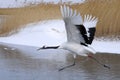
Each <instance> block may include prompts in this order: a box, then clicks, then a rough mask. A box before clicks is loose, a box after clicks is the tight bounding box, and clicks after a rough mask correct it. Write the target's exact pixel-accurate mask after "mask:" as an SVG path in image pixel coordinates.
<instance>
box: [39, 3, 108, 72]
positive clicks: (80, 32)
mask: <svg viewBox="0 0 120 80" xmlns="http://www.w3.org/2000/svg"><path fill="white" fill-rule="evenodd" d="M60 11H61V14H62V17H63V20H64V23H65V29H66V33H67V42H64V43H63V44H61V45H59V46H43V47H41V48H39V49H38V50H41V49H64V50H68V51H70V52H71V54H72V55H73V58H74V62H73V64H71V65H68V66H65V67H63V68H61V69H59V71H61V70H64V69H65V68H69V67H71V66H74V65H75V64H76V63H75V59H76V56H77V55H80V56H87V57H89V58H91V59H93V60H95V61H96V62H97V63H99V64H101V65H102V66H104V67H106V68H108V69H110V67H109V66H107V65H105V64H103V63H101V62H100V61H99V60H97V58H95V57H94V54H96V51H95V50H94V49H93V48H92V46H91V44H92V41H93V39H94V35H95V31H96V25H97V22H98V18H96V17H93V16H92V15H89V14H87V15H84V18H82V16H81V14H80V13H79V12H77V10H73V9H72V8H70V7H69V6H66V5H62V6H60Z"/></svg>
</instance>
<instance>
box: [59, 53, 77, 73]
mask: <svg viewBox="0 0 120 80" xmlns="http://www.w3.org/2000/svg"><path fill="white" fill-rule="evenodd" d="M73 58H74V61H73V63H72V64H71V65H68V66H65V67H63V68H60V69H59V71H62V70H64V69H66V68H70V67H72V66H75V64H76V63H75V60H76V54H74V55H73Z"/></svg>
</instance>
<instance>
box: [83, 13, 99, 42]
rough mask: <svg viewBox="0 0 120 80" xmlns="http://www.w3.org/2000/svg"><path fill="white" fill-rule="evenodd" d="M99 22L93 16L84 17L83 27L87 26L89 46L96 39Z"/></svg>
mask: <svg viewBox="0 0 120 80" xmlns="http://www.w3.org/2000/svg"><path fill="white" fill-rule="evenodd" d="M97 22H98V19H97V18H96V17H92V15H85V16H84V22H83V25H84V26H85V28H86V32H87V37H88V42H87V44H91V43H92V41H93V39H94V35H95V31H96V25H97Z"/></svg>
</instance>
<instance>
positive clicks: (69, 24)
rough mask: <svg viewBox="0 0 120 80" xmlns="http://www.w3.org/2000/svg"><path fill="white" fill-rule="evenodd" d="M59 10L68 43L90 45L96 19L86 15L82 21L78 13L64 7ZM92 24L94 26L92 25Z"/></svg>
mask: <svg viewBox="0 0 120 80" xmlns="http://www.w3.org/2000/svg"><path fill="white" fill-rule="evenodd" d="M60 9H61V14H62V16H63V19H64V22H65V28H66V32H67V40H68V42H76V43H83V44H91V43H92V40H93V37H94V33H95V27H94V25H96V24H95V22H96V23H97V19H96V18H95V17H93V18H92V16H89V15H87V16H85V18H84V20H83V19H82V17H81V15H80V13H78V12H77V11H76V10H73V9H71V8H70V7H68V6H65V5H64V6H61V8H60ZM93 23H94V25H92V24H93ZM89 24H90V25H89Z"/></svg>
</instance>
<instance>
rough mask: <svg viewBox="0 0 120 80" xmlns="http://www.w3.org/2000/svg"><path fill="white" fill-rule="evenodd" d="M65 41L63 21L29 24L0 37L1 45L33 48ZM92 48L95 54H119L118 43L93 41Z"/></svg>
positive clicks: (119, 43)
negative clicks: (13, 32) (14, 32)
mask: <svg viewBox="0 0 120 80" xmlns="http://www.w3.org/2000/svg"><path fill="white" fill-rule="evenodd" d="M66 40H67V38H66V31H65V26H64V22H63V20H48V21H42V22H35V23H30V24H27V25H26V26H25V28H22V29H20V30H19V32H18V33H16V34H14V35H11V36H8V37H0V42H1V43H10V44H17V45H26V46H33V47H41V46H43V45H46V46H55V45H60V44H62V43H63V42H65V41H66ZM92 47H93V48H94V49H95V50H96V51H97V52H105V53H117V54H119V53H120V41H104V40H97V39H95V40H94V41H93V44H92Z"/></svg>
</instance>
